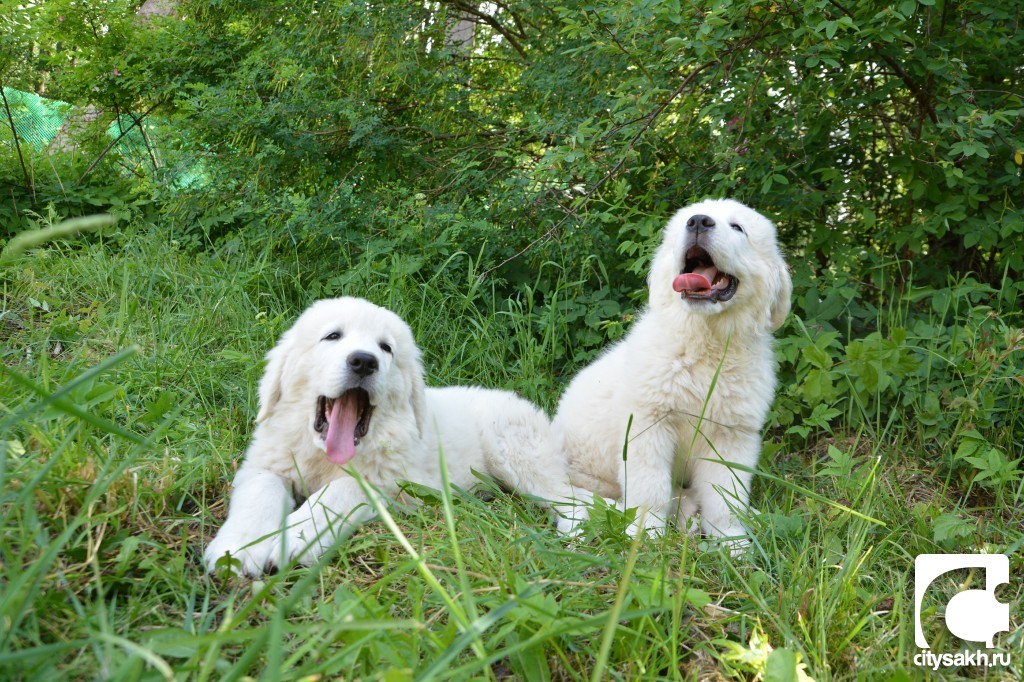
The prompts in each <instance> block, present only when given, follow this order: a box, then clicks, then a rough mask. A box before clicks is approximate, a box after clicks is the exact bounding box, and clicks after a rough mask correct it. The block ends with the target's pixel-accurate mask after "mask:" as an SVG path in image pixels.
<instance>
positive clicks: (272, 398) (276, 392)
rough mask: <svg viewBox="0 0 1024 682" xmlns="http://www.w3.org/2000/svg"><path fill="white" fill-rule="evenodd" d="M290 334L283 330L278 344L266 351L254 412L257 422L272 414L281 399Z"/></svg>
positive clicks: (290, 342)
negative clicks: (257, 408) (258, 406)
mask: <svg viewBox="0 0 1024 682" xmlns="http://www.w3.org/2000/svg"><path fill="white" fill-rule="evenodd" d="M291 336H292V335H291V333H290V332H285V335H284V336H282V337H281V340H280V341H279V342H278V344H277V345H276V346H274V347H273V348H271V349H270V352H269V353H267V366H266V368H265V369H264V370H263V378H262V379H260V389H259V398H260V410H259V412H257V413H256V423H257V424H259V423H260V422H262V421H263V420H265V419H266V418H267V417H269V416H270V415H271V414H273V412H274V408H275V407H276V406H277V403H278V401H280V400H281V392H282V388H283V386H282V383H283V381H284V378H285V375H286V369H285V365H286V364H287V359H288V353H289V351H290V349H291V345H292V339H291Z"/></svg>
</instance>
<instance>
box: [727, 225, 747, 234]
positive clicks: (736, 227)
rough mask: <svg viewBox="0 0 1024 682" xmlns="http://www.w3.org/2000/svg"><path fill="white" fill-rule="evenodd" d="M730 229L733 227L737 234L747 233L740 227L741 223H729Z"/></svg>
mask: <svg viewBox="0 0 1024 682" xmlns="http://www.w3.org/2000/svg"><path fill="white" fill-rule="evenodd" d="M729 227H731V228H732V229H734V230H736V231H737V232H742V233H743V234H746V233H747V231H746V230H744V229H743V226H742V225H740V224H739V223H729Z"/></svg>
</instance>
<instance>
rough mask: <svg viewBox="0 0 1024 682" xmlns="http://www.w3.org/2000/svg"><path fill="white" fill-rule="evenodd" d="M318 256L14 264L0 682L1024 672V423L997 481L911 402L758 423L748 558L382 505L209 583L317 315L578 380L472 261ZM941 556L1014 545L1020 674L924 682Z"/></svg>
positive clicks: (936, 624)
mask: <svg viewBox="0 0 1024 682" xmlns="http://www.w3.org/2000/svg"><path fill="white" fill-rule="evenodd" d="M313 258H314V255H313V254H310V253H306V252H303V251H301V250H294V251H292V252H287V251H284V250H282V249H280V248H278V250H276V251H275V252H274V254H273V256H271V255H270V254H269V253H268V251H267V247H266V246H265V245H260V244H250V243H246V242H245V241H244V240H231V241H226V242H224V243H223V244H221V245H220V246H219V247H217V248H216V249H215V250H208V251H200V252H192V251H187V250H184V249H179V248H176V247H175V246H174V245H171V244H168V243H166V241H165V238H164V237H162V236H160V235H156V234H147V233H144V232H143V233H138V234H136V233H132V232H128V233H125V234H121V235H119V236H117V237H115V238H113V239H112V240H111V238H109V237H108V238H107V241H105V242H99V241H96V240H93V242H92V243H90V244H81V243H79V244H76V245H75V246H73V247H72V246H61V247H54V248H51V249H48V250H45V251H39V252H34V253H32V254H30V255H28V256H26V257H25V258H23V259H21V260H19V261H17V262H14V263H11V264H8V265H6V266H5V267H4V270H3V272H2V273H0V277H2V287H3V288H2V296H3V299H2V310H0V339H2V346H0V350H2V354H3V370H4V371H3V373H2V374H0V480H2V493H0V495H2V497H0V524H2V532H0V677H2V678H6V679H26V680H27V679H47V680H48V679H58V677H63V678H66V679H95V678H101V679H133V680H134V679H173V678H178V679H216V680H220V679H238V678H242V677H247V676H248V677H258V678H266V679H321V678H322V679H340V678H344V679H382V680H404V679H510V678H518V679H529V680H547V679H554V680H590V679H593V680H598V679H623V680H632V679H666V680H676V679H710V680H714V679H755V678H761V679H765V680H792V679H797V678H798V677H803V676H810V677H812V678H814V679H816V680H855V679H856V680H860V679H957V678H960V677H970V678H984V679H1005V680H1016V679H1020V677H1021V671H1022V666H1024V631H1022V630H1020V629H1019V623H1020V618H1021V617H1022V614H1024V610H1022V608H1021V607H1022V601H1024V599H1022V581H1021V580H1020V579H1019V576H1020V575H1021V573H1022V571H1021V564H1022V562H1021V557H1020V547H1021V543H1022V528H1021V521H1020V512H1019V505H1020V503H1021V501H1022V499H1024V494H1022V490H1021V482H1020V476H1019V471H1018V470H1017V469H1015V468H1014V467H1016V466H1017V465H1018V464H1019V462H1014V461H1013V458H1014V457H1019V456H1020V453H1021V443H1020V442H1019V440H1014V439H1015V438H1019V436H1017V435H1014V434H1019V433H1020V431H1021V430H1020V429H1019V428H1016V429H1011V430H1009V431H1007V432H1006V433H1005V434H1004V435H1003V436H1002V440H1001V441H999V442H998V443H997V444H998V445H999V447H1000V448H1001V450H1000V451H1001V452H1003V453H1004V454H1006V456H1007V457H1008V458H1009V459H1008V461H1009V464H1007V465H1006V466H1009V467H1010V468H1009V469H1008V470H1007V469H1006V466H1004V467H1003V468H1004V471H1003V473H1002V478H1001V479H1000V481H1001V482H1000V485H999V486H991V485H989V486H986V485H982V484H981V483H977V482H976V480H977V479H976V477H975V478H973V479H969V480H968V479H965V478H964V476H963V474H962V472H961V473H959V474H958V473H957V470H956V469H951V468H950V467H948V466H944V465H943V462H946V461H947V460H948V457H946V456H945V455H944V454H943V452H942V450H943V443H944V442H946V441H945V440H944V437H945V436H948V440H949V447H952V439H953V436H954V433H953V431H954V430H956V429H959V430H960V431H963V428H962V427H961V421H958V420H956V419H953V420H951V421H949V422H948V424H949V427H948V428H949V433H948V434H945V436H944V434H942V433H939V434H938V435H937V436H936V435H933V436H930V437H924V436H922V435H921V430H922V428H923V427H922V420H923V419H924V417H922V416H921V414H923V413H921V414H919V413H917V412H915V407H914V406H915V405H918V402H916V401H914V400H911V401H907V402H906V405H907V407H906V408H905V410H903V411H898V412H895V413H887V414H877V415H868V418H863V419H853V418H850V419H847V420H846V422H845V423H843V424H842V428H834V427H833V428H831V429H828V430H823V429H820V428H814V429H811V433H810V434H808V433H806V432H801V431H800V430H799V429H797V430H793V429H790V430H789V431H788V432H787V431H785V430H783V429H775V430H773V431H771V432H770V433H769V434H767V437H766V457H765V460H764V462H763V467H762V468H763V474H762V475H761V476H759V478H758V480H757V482H756V488H755V492H754V498H753V499H754V504H755V506H756V507H757V508H758V509H759V510H760V511H761V513H760V515H758V516H755V517H753V518H751V519H750V526H751V528H752V531H753V538H754V541H753V545H752V546H751V548H750V550H749V551H748V552H747V553H746V554H744V555H742V556H739V557H735V558H734V557H731V556H730V555H729V554H728V553H726V552H723V551H721V550H719V549H718V548H717V547H715V546H714V545H710V544H708V543H707V542H705V541H704V540H701V539H699V538H694V537H691V536H688V535H686V534H682V533H678V532H671V533H669V534H668V535H666V536H665V537H663V538H658V539H644V540H642V541H639V542H631V541H630V540H629V539H628V538H626V537H625V536H624V535H623V533H622V528H623V527H624V525H625V523H624V521H623V519H622V518H621V516H619V515H616V514H614V513H611V512H608V511H606V510H595V513H594V516H595V519H594V521H593V522H592V523H591V524H590V526H589V527H588V534H587V537H586V538H584V539H582V540H581V541H579V542H576V543H573V544H567V543H566V542H565V541H564V540H563V539H561V538H559V537H558V536H556V535H555V534H554V533H553V531H552V530H551V529H550V528H549V527H548V526H547V523H546V520H545V516H544V513H543V512H542V510H541V509H540V508H539V507H537V506H535V505H533V504H531V503H530V502H529V501H526V500H522V499H519V498H517V497H514V496H509V495H507V494H505V493H503V492H501V491H500V490H495V489H494V487H493V486H491V485H489V484H487V482H484V483H483V484H482V485H481V486H480V487H479V488H478V489H477V490H475V491H472V492H466V491H442V493H441V494H434V495H424V497H425V500H424V501H425V503H424V504H423V505H421V506H419V507H416V508H400V507H395V508H392V509H391V511H390V513H388V514H386V515H385V517H384V518H383V519H382V520H381V521H378V522H375V523H373V524H370V525H369V526H367V527H365V528H364V529H363V530H361V531H360V532H358V533H357V534H356V535H354V536H353V537H352V538H350V539H348V540H347V541H345V542H344V544H343V545H342V546H341V547H339V548H338V552H337V553H335V554H333V555H330V556H328V557H325V559H324V560H323V561H322V562H321V563H320V564H319V565H317V566H315V567H313V568H311V569H295V570H291V571H287V572H283V573H280V574H277V575H273V576H267V577H266V578H265V579H264V580H261V581H248V580H241V579H222V578H219V577H214V578H211V577H207V576H206V575H205V574H204V572H203V567H202V565H201V563H200V557H201V553H202V547H203V545H204V542H205V541H206V540H208V539H209V538H211V537H212V535H213V533H214V531H215V529H216V528H217V526H218V524H219V523H220V522H221V521H222V520H223V518H224V515H225V513H226V493H227V491H228V486H229V482H230V479H231V476H232V473H233V471H234V469H235V467H236V466H237V464H238V461H239V458H240V456H241V453H242V452H243V450H244V448H245V446H246V443H247V438H248V435H249V433H250V429H251V422H252V419H253V416H254V414H255V407H256V404H255V388H256V383H257V381H258V379H259V376H260V368H261V362H260V361H261V358H262V355H263V354H264V353H265V351H266V350H267V349H268V348H269V347H270V346H271V345H272V344H273V343H274V341H275V339H276V337H277V335H278V334H279V333H280V332H282V331H283V330H284V329H285V328H287V326H288V325H289V324H290V322H291V321H292V320H293V319H294V317H295V316H296V315H297V314H298V312H299V311H300V310H301V309H302V307H304V306H305V305H306V304H307V303H308V302H309V301H311V300H312V299H313V298H315V297H317V296H320V295H335V294H341V293H347V294H356V295H363V296H365V297H367V298H370V299H372V300H374V301H376V302H378V303H381V304H383V305H387V306H389V307H392V308H393V309H394V310H396V312H398V313H400V314H401V315H403V316H404V317H406V319H408V320H409V322H410V324H411V325H412V327H413V329H414V331H415V332H416V334H417V338H418V339H419V340H420V343H421V345H422V346H423V347H424V350H425V360H426V364H427V367H428V375H429V376H428V381H429V382H430V383H432V384H444V383H461V382H467V383H469V382H471V383H478V384H482V385H486V386H495V387H508V388H515V389H517V390H519V391H521V392H522V393H524V394H526V395H527V396H528V397H530V398H532V399H534V400H536V401H538V402H539V403H540V404H542V405H543V406H545V407H546V408H548V409H550V408H551V407H552V406H553V404H554V402H555V400H557V392H558V390H559V387H560V385H561V382H564V380H565V378H566V377H567V376H569V375H571V371H572V368H570V367H564V366H554V365H555V363H556V361H555V360H553V358H556V357H559V356H560V355H561V353H556V352H555V347H556V346H559V344H564V340H565V338H566V334H565V327H566V324H567V323H566V322H565V320H563V319H560V318H559V317H558V314H557V313H555V312H550V311H535V310H530V309H527V308H526V307H525V306H523V305H519V304H516V303H515V302H512V303H511V304H510V305H508V306H505V307H503V311H499V310H496V309H495V307H494V306H493V305H491V304H488V303H486V301H487V300H488V296H487V295H486V294H487V293H488V292H486V291H480V290H478V289H475V288H474V286H475V285H474V284H473V281H474V280H473V279H472V277H470V276H469V275H470V271H471V264H470V263H469V261H468V260H467V259H462V258H456V259H454V260H453V261H452V262H451V263H450V264H449V266H448V269H447V270H446V271H445V273H444V275H443V276H442V277H439V278H435V280H434V281H430V282H426V283H423V282H414V281H413V280H412V279H411V278H408V277H403V276H402V274H401V273H402V268H401V267H400V265H401V263H400V262H399V261H398V260H397V259H398V257H397V256H395V257H393V258H392V259H391V260H389V259H388V257H383V258H381V259H378V260H377V261H374V262H370V261H367V262H360V263H348V262H345V261H344V259H343V258H342V257H340V256H339V257H338V261H337V262H331V260H330V258H329V257H324V256H323V255H322V253H321V254H319V255H316V260H315V263H314V262H313V260H312V259H313ZM509 311H511V312H509ZM1016 323H1017V324H1018V325H1019V320H1017V322H1016ZM786 333H788V334H796V333H797V331H796V329H795V328H794V327H792V326H791V327H788V328H787V330H786V332H784V334H786ZM980 338H981V337H980V336H979V337H977V339H974V340H969V341H968V343H967V350H966V351H965V353H967V354H969V353H970V352H974V351H979V349H980V348H981V346H980V344H981V343H982V341H980V340H978V339H980ZM783 345H784V344H783ZM937 347H938V346H936V348H937ZM560 349H561V350H562V351H564V348H562V347H560ZM936 353H937V351H936ZM965 357H967V355H965ZM943 359H944V360H948V361H950V362H953V361H956V360H957V358H943ZM1019 360H1020V353H1019V352H1017V353H1016V355H1012V354H1010V355H1008V356H1007V358H1004V361H1005V362H1010V363H1013V362H1017V363H1018V365H1019V364H1020V362H1019ZM1018 374H1019V372H1018ZM972 376H973V375H972ZM979 381H981V380H980V379H979V380H978V381H975V382H968V381H966V380H965V383H964V386H965V388H964V392H965V397H968V398H969V397H971V396H972V395H973V394H971V393H970V390H971V387H976V386H979V385H981V384H979ZM1011 395H1012V394H1011ZM974 397H975V398H977V399H978V401H977V402H978V405H980V406H981V407H978V408H977V409H997V408H998V409H1000V410H1018V409H1019V408H1021V407H1022V406H1024V400H1022V399H1021V398H1020V396H1019V395H1018V396H1017V397H1016V398H1015V399H1014V398H1011V399H1010V402H1009V404H1007V403H1006V401H1005V400H1003V401H1002V402H1001V403H999V405H998V406H997V407H996V408H993V407H986V403H985V401H984V400H983V398H984V396H980V397H979V396H978V395H974ZM925 402H927V401H926V400H925V399H924V398H922V400H921V401H920V404H921V405H924V403H925ZM922 409H924V408H922ZM962 409H964V410H967V409H971V408H969V406H967V407H963V408H962ZM841 421H842V420H841ZM946 423H947V422H941V423H940V426H941V425H943V424H946ZM1018 424H1019V423H1018ZM958 433H959V432H958ZM960 436H962V434H960V435H959V436H958V438H959V437H960ZM960 440H963V439H962V438H960ZM990 440H991V439H990ZM1014 453H1016V455H1015V454H1014ZM968 454H970V453H968ZM993 466H994V465H993ZM1015 473H1016V476H1015V475H1014V474H1015ZM944 551H961V552H977V551H988V552H1002V553H1006V554H1009V555H1010V557H1011V580H1010V585H1009V586H1008V587H1003V588H1000V590H999V592H998V595H999V598H1000V599H1001V600H1002V601H1004V602H1007V603H1009V604H1010V613H1011V622H1012V624H1013V626H1017V629H1015V628H1014V627H1011V633H1010V634H1005V633H1004V634H1002V635H999V636H998V637H997V645H998V650H1000V651H1007V652H1009V653H1010V655H1011V657H1012V661H1013V663H1012V665H1011V667H1010V668H999V669H991V670H984V669H980V668H977V667H967V668H958V669H951V670H944V671H938V672H932V671H930V670H927V669H924V668H921V667H919V666H916V665H914V663H913V656H914V654H916V653H917V652H918V649H917V647H916V646H915V643H914V622H913V564H914V557H915V556H916V555H917V554H921V553H929V552H944ZM983 581H984V576H983V575H980V574H979V573H977V572H973V573H970V574H968V573H966V572H964V573H960V574H953V576H952V577H948V578H947V579H944V580H940V581H939V583H940V584H941V585H944V586H945V587H946V588H947V591H948V592H949V594H952V592H951V591H950V590H951V589H952V586H953V585H954V582H957V583H964V584H967V583H970V584H971V585H972V586H974V587H979V586H981V585H982V584H983ZM935 592H937V593H939V592H942V590H941V589H938V590H935ZM947 597H948V595H947ZM945 602H946V599H943V598H941V597H940V596H937V594H930V595H929V598H928V599H926V601H925V617H924V624H925V631H926V633H927V634H928V636H929V640H930V641H931V642H932V648H933V650H934V651H937V652H945V651H950V652H954V651H957V650H959V649H960V646H961V643H960V642H959V641H957V640H955V639H954V638H953V637H952V636H951V635H950V634H949V633H948V632H947V631H946V629H945V628H944V627H943V620H942V615H941V614H942V610H943V607H944V604H945ZM978 647H980V645H977V646H975V645H973V644H970V643H968V644H967V648H970V649H974V648H978Z"/></svg>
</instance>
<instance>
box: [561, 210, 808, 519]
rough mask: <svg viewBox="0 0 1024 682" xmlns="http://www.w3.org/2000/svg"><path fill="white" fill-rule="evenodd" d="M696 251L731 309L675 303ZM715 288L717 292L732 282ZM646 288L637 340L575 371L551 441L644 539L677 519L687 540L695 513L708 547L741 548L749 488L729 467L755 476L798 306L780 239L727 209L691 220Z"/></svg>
mask: <svg viewBox="0 0 1024 682" xmlns="http://www.w3.org/2000/svg"><path fill="white" fill-rule="evenodd" d="M694 218H695V219H694ZM688 221H689V222H690V227H689V228H688V226H687V223H688ZM694 246H699V247H700V248H702V249H704V250H705V251H706V254H704V255H705V256H706V257H710V259H711V260H713V262H714V270H706V271H707V272H710V273H714V272H715V271H716V270H717V272H719V273H728V274H729V275H731V276H732V277H733V278H734V279H735V280H736V287H735V290H734V293H733V295H732V297H731V298H729V299H728V300H719V301H715V300H711V298H709V297H701V296H687V295H685V294H684V293H680V292H677V291H676V290H674V289H673V283H674V281H677V280H679V278H680V277H682V275H681V273H683V271H684V269H687V255H688V252H689V254H690V256H691V264H690V269H692V259H693V257H694V256H700V255H701V254H700V251H699V249H698V250H691V249H693V247H694ZM704 265H705V267H706V265H707V262H706V261H705V263H704ZM712 276H713V275H712ZM688 281H689V280H688ZM718 281H719V286H718V287H717V288H718V289H723V290H724V289H727V288H728V287H727V286H726V285H727V283H729V282H731V280H727V279H720V280H718ZM648 284H649V288H650V298H649V305H648V308H647V309H646V310H645V311H644V312H643V313H642V315H641V316H640V318H639V319H638V320H637V321H636V323H635V324H634V325H633V327H632V329H631V330H630V332H629V334H628V335H627V336H626V338H625V339H623V340H622V341H621V342H620V343H618V344H617V345H615V346H613V347H612V348H610V349H609V350H608V351H606V352H605V353H604V354H603V355H602V356H601V357H599V358H598V359H597V360H596V361H594V362H593V363H592V364H591V365H589V366H588V367H586V368H585V369H584V370H583V371H581V372H580V373H579V375H577V376H576V377H575V379H574V380H573V381H572V383H571V384H570V385H569V388H568V389H567V390H566V392H565V394H564V395H563V396H562V399H561V402H560V403H559V406H558V412H557V414H556V415H555V419H554V428H555V430H556V432H559V433H560V434H561V438H562V442H563V448H564V450H565V452H566V453H567V455H568V460H569V470H570V477H571V479H572V481H573V483H574V484H575V485H578V486H581V487H583V488H586V489H588V490H591V491H593V492H595V493H598V494H599V495H601V496H603V497H606V498H612V499H616V500H618V501H619V504H620V506H623V507H638V508H640V510H641V511H642V512H646V516H645V517H644V518H645V521H644V525H645V526H646V527H647V528H648V529H654V530H661V529H663V528H664V527H665V524H666V520H667V519H668V518H670V517H671V516H673V515H677V516H678V520H679V522H680V524H681V525H683V526H684V527H685V524H686V519H688V518H689V517H691V516H694V515H696V514H697V513H698V512H699V516H700V528H701V530H702V531H704V532H705V533H707V534H709V535H712V536H718V537H726V536H728V537H732V536H739V535H744V534H745V530H744V528H743V526H742V524H741V523H740V522H739V520H738V519H737V517H736V513H735V512H736V511H744V510H746V507H747V503H748V497H749V490H750V482H751V478H752V474H751V473H750V472H749V471H743V470H739V469H736V468H730V467H729V466H728V463H729V462H735V463H737V464H740V465H742V466H744V467H747V468H750V469H752V468H754V467H755V466H756V465H757V460H758V457H759V455H760V451H761V436H760V432H761V428H762V427H763V425H764V422H765V419H766V417H767V414H768V409H769V407H770V405H771V403H772V400H773V398H774V395H775V385H776V379H775V362H774V358H773V353H772V331H773V330H774V329H776V328H778V327H779V326H780V325H781V324H782V322H783V321H784V320H785V318H786V315H787V314H788V312H789V306H790V295H791V293H792V284H791V281H790V276H789V271H788V269H787V267H786V263H785V261H784V260H783V257H782V254H781V253H780V251H779V247H778V244H777V241H776V233H775V226H774V225H772V223H771V222H770V221H769V220H767V219H766V218H764V217H763V216H761V215H760V214H758V213H756V212H755V211H753V210H751V209H750V208H748V207H746V206H744V205H743V204H740V203H738V202H736V201H731V200H708V201H703V202H701V203H698V204H695V205H692V206H689V207H687V208H684V209H682V210H681V211H679V212H678V213H677V214H676V215H675V216H674V217H673V218H672V219H671V220H670V221H669V223H668V225H667V227H666V228H665V233H664V238H663V241H662V244H661V246H660V248H659V249H658V252H657V253H656V255H655V257H654V261H653V263H652V265H651V271H650V275H649V280H648ZM720 293H722V292H721V291H716V292H714V294H715V295H716V296H717V295H718V294H720ZM726 295H728V294H726ZM712 386H713V388H712ZM630 417H632V425H631V426H630V427H629V432H628V439H627V424H629V420H630ZM627 440H628V449H627V454H626V460H625V461H623V446H624V444H627ZM684 486H685V487H684ZM630 530H631V532H632V533H636V532H637V531H638V527H637V526H636V524H634V527H633V528H631V529H630Z"/></svg>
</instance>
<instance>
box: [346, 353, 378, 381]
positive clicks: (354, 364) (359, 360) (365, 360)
mask: <svg viewBox="0 0 1024 682" xmlns="http://www.w3.org/2000/svg"><path fill="white" fill-rule="evenodd" d="M379 366H380V365H379V364H378V363H377V356H375V355H372V354H370V353H365V352H363V351H361V350H357V351H356V352H355V353H353V354H352V355H350V356H348V368H349V369H350V370H352V371H353V372H355V373H356V374H358V375H359V376H361V377H367V376H370V375H371V374H373V373H374V372H376V371H377V368H378V367H379Z"/></svg>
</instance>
